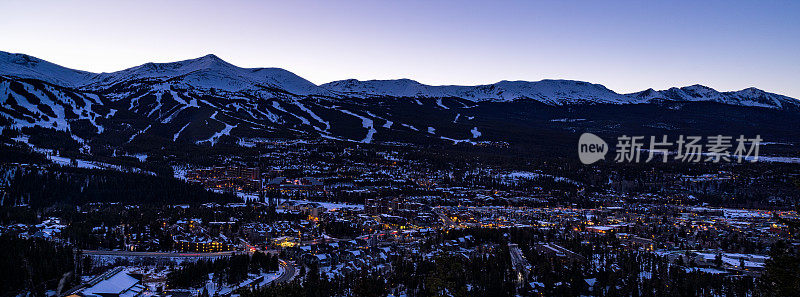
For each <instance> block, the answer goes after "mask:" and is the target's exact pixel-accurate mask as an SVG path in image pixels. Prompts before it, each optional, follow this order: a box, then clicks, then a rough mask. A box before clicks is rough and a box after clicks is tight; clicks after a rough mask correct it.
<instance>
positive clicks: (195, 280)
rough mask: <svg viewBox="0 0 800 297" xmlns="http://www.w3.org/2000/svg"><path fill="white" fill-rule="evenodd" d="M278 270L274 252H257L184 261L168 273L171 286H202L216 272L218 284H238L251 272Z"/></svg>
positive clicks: (168, 282) (215, 277) (168, 281)
mask: <svg viewBox="0 0 800 297" xmlns="http://www.w3.org/2000/svg"><path fill="white" fill-rule="evenodd" d="M273 271H278V257H277V256H273V255H272V254H265V253H262V252H255V253H253V254H252V255H233V256H230V257H225V258H219V259H216V260H199V261H197V262H193V263H192V262H187V263H184V264H183V265H182V266H181V267H180V268H178V269H176V270H174V271H172V272H170V273H169V274H167V284H168V285H169V286H170V287H177V288H189V287H200V286H203V284H205V283H206V281H208V275H209V274H210V273H213V274H214V279H213V281H214V282H215V283H217V284H237V283H240V282H242V281H244V280H246V279H247V276H248V274H249V273H254V274H257V273H264V272H273Z"/></svg>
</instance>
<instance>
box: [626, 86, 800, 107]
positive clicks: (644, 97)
mask: <svg viewBox="0 0 800 297" xmlns="http://www.w3.org/2000/svg"><path fill="white" fill-rule="evenodd" d="M629 96H630V97H632V98H635V99H636V100H639V101H640V102H653V101H659V100H667V101H695V102H698V101H707V102H718V103H724V104H730V105H739V106H755V107H767V108H778V109H782V108H798V107H800V101H798V100H797V99H794V98H791V97H787V96H783V95H778V94H774V93H769V92H765V91H762V90H759V89H756V88H747V89H744V90H741V91H733V92H719V91H717V90H714V89H712V88H709V87H706V86H703V85H692V86H687V87H682V88H670V89H667V90H662V91H656V90H653V89H647V90H644V91H641V92H638V93H633V94H629Z"/></svg>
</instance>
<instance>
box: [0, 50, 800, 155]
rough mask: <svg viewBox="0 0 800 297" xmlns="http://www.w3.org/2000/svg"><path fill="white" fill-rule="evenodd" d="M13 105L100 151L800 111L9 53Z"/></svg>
mask: <svg viewBox="0 0 800 297" xmlns="http://www.w3.org/2000/svg"><path fill="white" fill-rule="evenodd" d="M0 100H2V105H0V116H2V117H3V118H4V119H3V122H4V123H3V126H4V127H14V128H15V129H22V130H23V134H24V135H27V134H35V133H49V132H43V131H44V130H48V131H50V130H54V131H60V132H61V133H66V134H68V135H69V137H70V138H72V139H73V140H74V141H76V142H77V143H78V146H83V147H87V150H91V149H92V148H95V149H96V148H97V147H114V148H119V147H128V148H131V149H133V148H134V147H135V148H137V149H146V148H147V147H158V146H163V145H165V143H166V144H168V143H189V144H195V145H203V144H209V145H215V144H217V143H218V142H219V141H223V142H226V143H234V144H239V145H249V144H250V143H252V141H253V140H258V139H266V138H292V137H323V138H330V139H339V140H346V141H356V142H363V143H371V142H374V141H375V142H429V141H431V140H436V141H443V142H445V143H448V142H449V143H457V144H458V143H469V144H482V143H495V144H496V143H530V141H528V140H525V139H522V138H524V137H526V136H531V137H534V138H536V137H541V136H544V135H547V136H552V137H555V138H558V137H559V136H558V135H559V134H564V132H565V131H566V132H568V133H577V132H580V131H587V130H591V131H595V132H601V133H602V132H606V133H616V132H620V131H623V130H641V129H655V130H664V131H669V132H670V133H675V132H678V131H682V130H684V131H688V130H691V129H696V128H697V125H699V124H702V125H704V127H705V126H708V127H715V126H716V127H720V128H734V127H739V126H742V125H744V126H742V127H741V128H744V129H748V127H750V128H749V129H755V128H758V127H767V126H770V125H773V124H775V125H778V126H779V127H785V125H786V124H787V123H786V122H785V121H784V122H777V123H775V120H777V119H783V118H786V119H788V121H789V122H791V121H793V120H795V118H797V117H796V115H797V113H798V111H800V101H798V100H796V99H794V98H790V97H787V96H783V95H779V94H774V93H769V92H765V91H762V90H759V89H756V88H747V89H744V90H740V91H733V92H719V91H716V90H714V89H711V88H709V87H705V86H702V85H693V86H687V87H681V88H670V89H667V90H661V91H656V90H653V89H648V90H645V91H641V92H637V93H632V94H619V93H616V92H614V91H612V90H609V89H608V88H606V87H604V86H602V85H599V84H592V83H588V82H581V81H571V80H542V81H500V82H497V83H494V84H487V85H477V86H431V85H425V84H421V83H419V82H416V81H414V80H410V79H397V80H368V81H359V80H355V79H348V80H341V81H334V82H330V83H326V84H322V85H315V84H314V83H312V82H310V81H308V80H306V79H304V78H302V77H300V76H298V75H295V74H294V73H292V72H290V71H287V70H284V69H280V68H241V67H237V66H235V65H232V64H230V63H228V62H225V61H224V60H222V59H220V58H219V57H217V56H215V55H206V56H203V57H200V58H196V59H190V60H184V61H178V62H172V63H146V64H143V65H140V66H136V67H132V68H128V69H125V70H121V71H117V72H111V73H92V72H87V71H81V70H74V69H69V68H65V67H61V66H59V65H56V64H53V63H50V62H48V61H45V60H42V59H39V58H35V57H31V56H28V55H25V54H13V53H7V52H0ZM599 112H604V114H599ZM625 112H632V114H625ZM647 112H650V113H652V114H646V113H647ZM642 113H645V114H642ZM715 115H717V116H715ZM761 117H763V119H764V120H765V121H766V120H771V121H772V123H761V122H759V121H760V118H761ZM736 119H738V120H740V121H739V122H737V123H727V122H728V121H733V120H736ZM720 121H722V122H720ZM792 123H793V122H792ZM643 127H644V128H643ZM509 129H515V130H509ZM780 130H781V129H778V131H780ZM648 132H653V131H648ZM662 132H663V131H662ZM776 135H782V134H779V133H776ZM137 143H138V144H139V145H137ZM144 143H147V144H149V145H143V144H144Z"/></svg>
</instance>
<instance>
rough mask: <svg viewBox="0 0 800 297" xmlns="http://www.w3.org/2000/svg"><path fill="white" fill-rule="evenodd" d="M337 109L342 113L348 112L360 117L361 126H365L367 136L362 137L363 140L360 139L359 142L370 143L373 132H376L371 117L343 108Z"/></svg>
mask: <svg viewBox="0 0 800 297" xmlns="http://www.w3.org/2000/svg"><path fill="white" fill-rule="evenodd" d="M339 111H341V112H343V113H346V114H349V115H351V116H354V117H357V118H360V119H361V126H363V127H364V128H367V136H366V137H364V140H361V142H363V143H371V142H372V136H373V135H374V134H375V132H378V130H375V127H374V123H373V121H372V119H370V118H367V117H365V116H361V115H358V114H355V113H353V112H350V111H348V110H344V109H339Z"/></svg>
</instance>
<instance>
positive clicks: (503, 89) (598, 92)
mask: <svg viewBox="0 0 800 297" xmlns="http://www.w3.org/2000/svg"><path fill="white" fill-rule="evenodd" d="M321 87H323V88H326V89H328V90H331V91H334V92H337V93H339V94H342V95H346V96H353V97H359V98H365V97H374V96H390V97H421V98H442V97H453V98H462V99H467V100H471V101H513V100H517V99H533V100H536V101H540V102H542V103H545V104H551V105H565V104H580V103H614V104H620V103H630V102H631V98H630V97H627V96H624V95H620V94H617V93H615V92H614V91H611V90H609V89H607V88H606V87H604V86H602V85H598V84H591V83H587V82H582V81H572V80H542V81H533V82H532V81H505V80H504V81H501V82H498V83H494V84H489V85H478V86H431V85H424V84H421V83H419V82H417V81H413V80H410V79H398V80H368V81H359V80H355V79H349V80H341V81H334V82H330V83H327V84H323V85H322V86H321Z"/></svg>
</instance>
